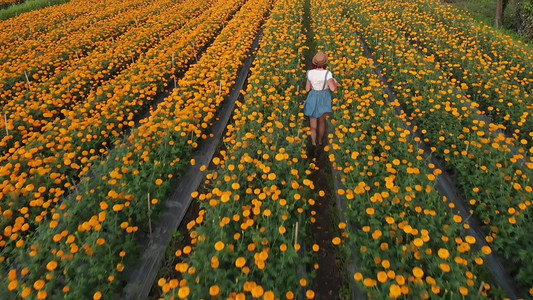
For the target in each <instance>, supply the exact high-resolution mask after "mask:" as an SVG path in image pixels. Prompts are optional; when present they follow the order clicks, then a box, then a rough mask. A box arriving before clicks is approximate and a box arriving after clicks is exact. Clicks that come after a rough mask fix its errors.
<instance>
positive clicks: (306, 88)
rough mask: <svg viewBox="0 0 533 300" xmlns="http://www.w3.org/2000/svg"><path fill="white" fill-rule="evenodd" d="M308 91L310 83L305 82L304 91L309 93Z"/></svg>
mask: <svg viewBox="0 0 533 300" xmlns="http://www.w3.org/2000/svg"><path fill="white" fill-rule="evenodd" d="M310 90H311V82H310V81H309V80H307V82H306V83H305V91H306V92H308V93H309V91H310Z"/></svg>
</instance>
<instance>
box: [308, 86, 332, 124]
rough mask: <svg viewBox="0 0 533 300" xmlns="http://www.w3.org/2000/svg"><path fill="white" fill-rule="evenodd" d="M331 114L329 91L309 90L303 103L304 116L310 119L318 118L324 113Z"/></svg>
mask: <svg viewBox="0 0 533 300" xmlns="http://www.w3.org/2000/svg"><path fill="white" fill-rule="evenodd" d="M331 112H333V110H332V108H331V92H330V91H329V90H322V91H315V90H311V91H310V92H309V95H308V96H307V100H305V103H304V114H305V115H306V116H308V117H311V118H320V117H321V116H322V115H323V114H325V113H331Z"/></svg>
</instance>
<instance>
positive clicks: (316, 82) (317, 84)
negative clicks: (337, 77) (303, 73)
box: [307, 70, 333, 91]
mask: <svg viewBox="0 0 533 300" xmlns="http://www.w3.org/2000/svg"><path fill="white" fill-rule="evenodd" d="M326 72H328V75H327V77H326ZM324 78H326V81H328V80H330V79H331V78H333V74H331V71H329V70H309V71H308V72H307V80H309V82H311V86H312V87H313V90H315V91H321V90H322V87H323V86H324ZM325 89H326V90H327V89H329V86H328V85H327V84H326V88H325Z"/></svg>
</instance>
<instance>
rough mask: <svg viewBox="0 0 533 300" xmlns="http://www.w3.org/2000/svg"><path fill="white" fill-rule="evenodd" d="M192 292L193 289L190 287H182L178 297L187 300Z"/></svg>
mask: <svg viewBox="0 0 533 300" xmlns="http://www.w3.org/2000/svg"><path fill="white" fill-rule="evenodd" d="M190 292H191V289H190V288H189V287H188V286H182V287H180V289H179V290H178V297H180V299H185V298H187V297H188V296H189V293H190Z"/></svg>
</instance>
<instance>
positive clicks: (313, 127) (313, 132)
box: [309, 118, 317, 146]
mask: <svg viewBox="0 0 533 300" xmlns="http://www.w3.org/2000/svg"><path fill="white" fill-rule="evenodd" d="M309 121H310V123H311V143H312V144H313V146H316V125H317V124H316V123H317V119H316V118H309Z"/></svg>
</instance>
